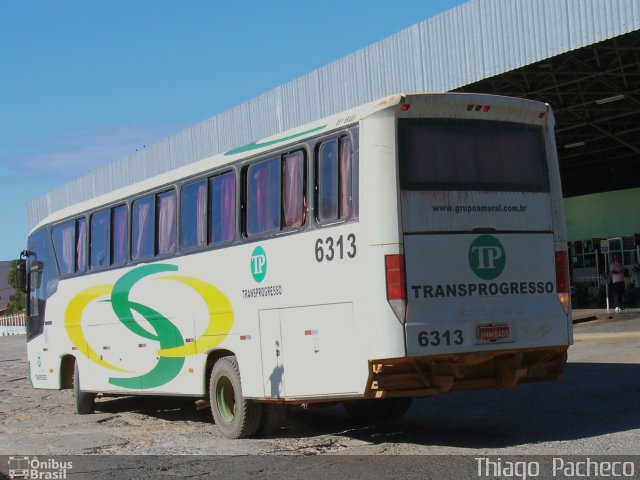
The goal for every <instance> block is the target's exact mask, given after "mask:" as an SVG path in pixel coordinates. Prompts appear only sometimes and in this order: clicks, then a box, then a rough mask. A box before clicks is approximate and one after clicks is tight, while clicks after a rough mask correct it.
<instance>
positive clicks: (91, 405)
mask: <svg viewBox="0 0 640 480" xmlns="http://www.w3.org/2000/svg"><path fill="white" fill-rule="evenodd" d="M73 398H75V401H76V412H77V413H78V415H87V414H90V413H94V412H95V411H96V395H95V393H93V392H83V391H82V389H81V388H80V371H79V370H78V362H77V361H76V362H75V364H74V366H73Z"/></svg>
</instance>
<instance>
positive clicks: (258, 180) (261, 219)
mask: <svg viewBox="0 0 640 480" xmlns="http://www.w3.org/2000/svg"><path fill="white" fill-rule="evenodd" d="M280 183H281V172H280V158H274V159H272V160H268V161H265V162H262V163H259V164H256V165H252V166H251V167H249V191H248V192H247V198H248V212H247V213H248V215H247V233H248V234H249V235H255V234H258V233H264V232H270V231H274V230H278V229H279V228H280Z"/></svg>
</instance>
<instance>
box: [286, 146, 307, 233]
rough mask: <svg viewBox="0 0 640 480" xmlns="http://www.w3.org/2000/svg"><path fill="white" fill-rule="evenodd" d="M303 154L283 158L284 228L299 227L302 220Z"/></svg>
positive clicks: (296, 153)
mask: <svg viewBox="0 0 640 480" xmlns="http://www.w3.org/2000/svg"><path fill="white" fill-rule="evenodd" d="M303 188H304V154H303V152H301V151H300V152H295V153H292V154H290V155H286V156H285V157H284V189H283V201H284V226H285V227H286V228H290V227H299V226H301V225H302V223H303V218H304V192H303Z"/></svg>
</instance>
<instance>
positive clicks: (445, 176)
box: [398, 119, 549, 192]
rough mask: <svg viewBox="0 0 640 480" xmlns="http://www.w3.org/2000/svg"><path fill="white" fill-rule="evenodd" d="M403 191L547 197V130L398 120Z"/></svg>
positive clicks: (469, 122) (490, 123)
mask: <svg viewBox="0 0 640 480" xmlns="http://www.w3.org/2000/svg"><path fill="white" fill-rule="evenodd" d="M398 152H399V158H400V179H401V187H402V189H403V190H452V191H453V190H458V191H463V190H472V191H503V192H548V191H549V175H548V170H547V164H546V153H545V143H544V132H543V129H542V127H539V126H534V125H524V124H518V123H510V122H497V121H488V120H463V119H399V120H398Z"/></svg>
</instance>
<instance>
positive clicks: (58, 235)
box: [53, 222, 76, 275]
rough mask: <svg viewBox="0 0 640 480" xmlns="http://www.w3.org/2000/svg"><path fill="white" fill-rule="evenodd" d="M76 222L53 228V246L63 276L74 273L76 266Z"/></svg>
mask: <svg viewBox="0 0 640 480" xmlns="http://www.w3.org/2000/svg"><path fill="white" fill-rule="evenodd" d="M75 241H76V229H75V222H67V223H64V224H62V225H56V226H55V227H54V228H53V246H54V249H55V251H56V257H57V259H58V268H59V269H60V273H61V274H62V275H68V274H70V273H73V270H74V266H75V248H76V245H75Z"/></svg>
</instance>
